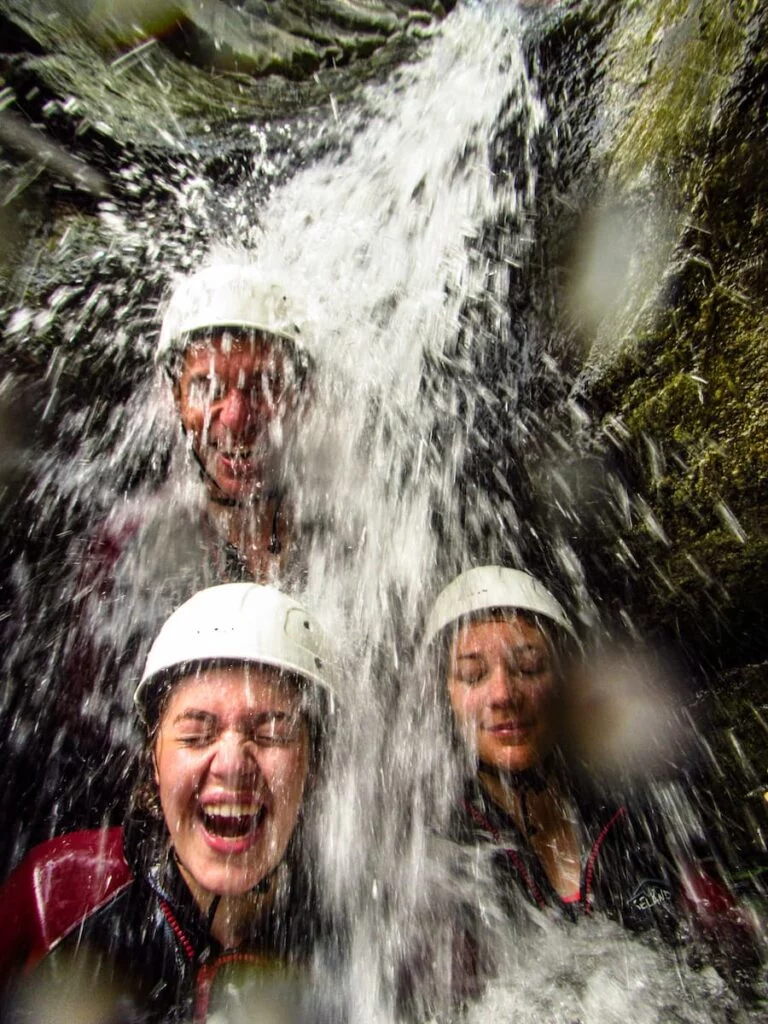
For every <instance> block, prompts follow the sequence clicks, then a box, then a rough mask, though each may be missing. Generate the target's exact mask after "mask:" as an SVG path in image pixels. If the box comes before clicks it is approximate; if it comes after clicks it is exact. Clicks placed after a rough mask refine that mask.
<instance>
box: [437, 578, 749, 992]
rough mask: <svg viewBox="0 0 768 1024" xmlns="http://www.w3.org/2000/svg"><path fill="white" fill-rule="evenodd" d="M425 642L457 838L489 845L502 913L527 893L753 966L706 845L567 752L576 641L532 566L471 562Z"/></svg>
mask: <svg viewBox="0 0 768 1024" xmlns="http://www.w3.org/2000/svg"><path fill="white" fill-rule="evenodd" d="M426 643H427V645H428V650H429V652H430V654H431V656H432V662H431V664H432V665H433V666H434V669H435V671H436V678H437V680H438V685H439V690H440V693H441V697H442V698H447V699H445V700H444V703H445V710H446V715H447V718H448V720H449V722H450V729H451V733H452V736H453V740H454V743H455V746H456V750H457V752H458V753H459V756H460V760H461V761H462V763H463V764H464V766H465V767H466V784H465V788H464V792H463V797H462V800H461V802H460V806H458V807H457V809H456V813H455V816H454V820H453V825H452V835H451V838H452V839H454V840H456V841H457V842H458V844H459V847H458V848H462V847H463V848H466V847H470V848H471V849H476V848H477V846H478V844H479V846H480V847H481V848H482V849H485V850H486V851H487V853H488V855H489V866H490V869H491V874H492V876H493V878H494V881H495V883H496V884H497V885H498V894H497V895H498V897H499V898H500V900H501V903H502V904H503V905H504V906H505V907H506V909H507V910H508V912H509V913H510V914H513V915H514V916H516V917H517V918H518V920H520V919H521V918H520V914H519V911H520V908H521V904H520V899H519V897H520V895H522V897H523V899H524V900H525V901H527V902H529V903H531V904H533V905H534V906H538V907H539V908H541V909H546V910H548V911H549V912H552V911H554V912H555V913H556V914H558V915H560V916H561V917H563V918H564V919H566V920H575V919H576V918H578V917H579V916H581V915H588V914H591V913H593V912H595V911H599V912H603V913H605V914H606V915H607V916H609V917H611V918H613V919H615V920H617V921H619V922H620V923H621V924H623V925H624V926H625V927H627V928H630V929H632V930H641V931H642V930H646V929H648V928H656V929H658V931H659V933H660V934H661V936H662V937H663V938H664V939H666V940H668V941H672V942H678V941H683V939H684V940H685V941H686V942H694V943H695V949H696V956H700V954H701V952H702V951H705V953H706V957H707V959H710V960H711V961H713V962H714V963H715V966H717V967H718V969H719V970H720V971H721V973H724V974H726V975H727V976H729V977H730V976H732V975H733V972H734V970H741V969H744V970H745V971H746V972H747V973H748V972H749V970H751V969H752V968H753V967H754V965H755V962H756V959H757V958H756V948H757V943H756V934H755V929H754V923H753V922H752V921H751V920H750V918H749V915H748V914H745V913H744V912H743V911H742V909H741V908H739V907H738V905H737V904H736V903H735V902H734V900H733V898H732V896H731V894H730V892H729V890H728V889H727V887H726V886H725V884H724V883H723V882H722V879H721V878H720V876H719V874H718V872H717V870H716V869H713V867H712V865H711V864H710V863H707V864H706V866H705V865H704V861H703V860H702V853H704V855H705V856H706V851H703V850H702V849H698V850H695V849H694V848H693V844H688V843H686V842H685V841H684V839H681V838H680V837H679V836H678V837H677V838H676V840H675V843H672V842H671V841H668V835H669V833H668V831H667V829H666V827H665V826H664V824H663V823H662V822H660V821H659V820H658V815H654V814H652V813H649V812H648V810H647V809H646V808H644V807H643V806H641V805H640V799H641V798H640V796H639V794H638V795H637V796H636V797H635V798H634V799H632V800H631V805H630V803H625V802H617V801H616V800H615V799H614V798H613V797H611V796H609V795H608V794H607V793H606V792H605V787H604V786H603V785H602V784H598V783H597V782H596V780H594V779H590V778H589V777H588V775H587V774H586V772H585V771H583V770H581V769H580V767H579V766H577V765H575V764H574V760H573V758H572V757H571V756H570V755H569V753H568V751H567V749H566V748H567V742H566V727H567V726H568V724H569V723H568V722H567V721H566V715H567V712H565V711H564V708H568V707H570V706H572V705H571V703H570V698H571V696H572V695H573V693H574V692H575V690H576V689H577V688H578V687H579V685H580V684H579V682H578V675H577V672H576V668H577V659H576V654H577V653H578V651H579V647H578V642H577V639H576V635H575V633H574V630H573V627H572V625H571V623H570V621H569V619H568V617H567V616H566V614H565V612H564V610H563V608H562V607H561V605H560V604H559V603H558V601H557V600H556V599H555V598H554V596H553V595H552V594H551V593H550V592H549V591H548V590H547V589H546V588H545V587H544V586H543V585H542V584H541V583H540V582H539V581H538V580H536V579H534V578H533V577H532V576H530V575H528V574H527V573H525V572H520V571H518V570H515V569H508V568H503V567H500V566H482V567H478V568H475V569H470V570H469V571H467V572H465V573H462V574H461V575H460V576H459V577H457V578H456V579H455V580H453V582H451V583H450V584H449V585H448V586H447V587H446V588H445V589H444V590H443V591H442V592H441V593H440V595H439V596H438V598H437V600H436V601H435V603H434V605H433V608H432V610H431V613H430V616H429V618H428V621H427V625H426ZM673 847H674V848H673ZM481 897H487V893H486V894H481ZM523 916H526V915H523ZM470 930H472V929H471V928H470ZM723 951H727V952H726V953H725V955H723ZM736 951H738V956H737V955H736ZM465 959H466V957H465Z"/></svg>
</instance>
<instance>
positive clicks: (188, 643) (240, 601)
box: [133, 583, 334, 722]
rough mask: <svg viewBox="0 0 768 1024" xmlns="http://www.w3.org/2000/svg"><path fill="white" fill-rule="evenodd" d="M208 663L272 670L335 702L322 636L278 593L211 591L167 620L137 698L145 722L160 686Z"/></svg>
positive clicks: (243, 587) (228, 587) (241, 586)
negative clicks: (310, 685) (294, 677)
mask: <svg viewBox="0 0 768 1024" xmlns="http://www.w3.org/2000/svg"><path fill="white" fill-rule="evenodd" d="M208 662H246V663H252V664H257V665H270V666H272V667H274V668H278V669H283V670H285V671H286V672H291V673H293V674H295V675H298V676H301V677H302V678H303V679H307V680H309V681H310V682H311V683H314V684H315V685H316V686H319V687H320V688H322V689H323V690H324V691H326V692H327V694H328V696H329V697H330V698H331V701H332V700H333V696H334V685H333V673H332V670H331V661H330V658H329V652H328V647H327V643H326V639H325V637H324V635H323V632H322V630H321V629H320V627H319V625H318V624H317V622H316V621H315V620H314V619H313V617H312V616H311V615H310V614H309V612H308V611H307V610H306V608H304V607H303V606H302V605H300V604H299V603H298V602H297V601H295V600H294V599H293V598H291V597H288V596H287V595H286V594H283V593H281V592H280V591H279V590H276V589H275V588H274V587H266V586H261V585H260V584H258V583H223V584H221V585H219V586H216V587H209V588H208V589H207V590H201V591H199V592H198V593H197V594H195V595H194V597H191V598H190V599H189V600H188V601H186V602H185V603H184V604H183V605H181V606H180V607H179V608H177V609H176V611H175V612H174V613H173V614H172V615H171V616H170V618H168V619H166V621H165V623H164V624H163V627H162V629H161V630H160V632H159V633H158V635H157V638H156V639H155V642H154V643H153V644H152V647H151V648H150V651H149V655H148V657H147V663H146V665H145V667H144V674H143V676H142V677H141V682H140V683H139V685H138V687H137V689H136V693H135V694H134V697H133V700H134V703H135V705H136V708H137V711H138V713H139V716H140V717H141V719H142V721H144V722H146V721H147V717H148V716H147V711H148V700H149V697H150V694H151V692H152V690H153V688H154V684H157V683H159V682H161V681H162V680H165V679H167V678H168V676H169V675H170V676H171V677H173V676H174V675H175V676H179V675H183V674H184V673H185V671H186V670H188V669H190V668H193V667H198V666H200V665H201V664H205V663H208Z"/></svg>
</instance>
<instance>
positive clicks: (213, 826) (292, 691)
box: [0, 583, 332, 1021]
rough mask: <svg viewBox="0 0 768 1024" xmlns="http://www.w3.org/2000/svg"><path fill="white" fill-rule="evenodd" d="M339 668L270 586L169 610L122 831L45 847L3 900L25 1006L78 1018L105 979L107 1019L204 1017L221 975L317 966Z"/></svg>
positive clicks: (9, 951) (6, 938) (199, 598)
mask: <svg viewBox="0 0 768 1024" xmlns="http://www.w3.org/2000/svg"><path fill="white" fill-rule="evenodd" d="M329 672H330V668H329V665H328V658H327V653H326V650H325V645H324V641H323V639H322V636H321V633H320V630H319V629H318V627H317V626H316V624H315V623H314V621H313V620H312V618H311V616H310V615H309V614H308V613H307V612H306V610H305V609H304V608H302V607H301V605H299V604H297V603H296V602H295V601H293V600H292V599H290V598H288V597H286V596H285V595H283V594H281V593H280V592H278V591H276V590H274V589H272V588H270V587H262V586H257V585H255V584H246V583H235V584H227V585H224V586H219V587H213V588H211V589H209V590H204V591H201V592H200V593H198V594H196V595H195V596H194V597H193V598H192V599H191V600H189V601H187V602H186V603H185V604H184V605H182V606H181V607H180V608H179V609H177V611H176V612H174V614H173V615H172V616H171V617H170V618H169V619H168V620H167V622H166V623H165V625H164V626H163V628H162V630H161V631H160V633H159V635H158V637H157V639H156V641H155V643H154V644H153V646H152V649H151V651H150V653H149V658H148V660H147V665H146V668H145V671H144V675H143V678H142V680H141V683H140V685H139V687H138V689H137V691H136V697H135V702H136V708H137V712H138V715H139V717H140V718H141V720H142V723H143V724H144V726H145V728H146V744H145V750H144V755H143V766H142V771H141V776H142V777H141V778H140V780H139V784H138V786H137V790H136V793H135V798H134V807H133V812H132V814H131V816H130V818H129V821H128V823H127V824H126V826H125V828H124V829H106V830H102V831H93V832H77V833H72V834H69V835H66V836H63V837H60V838H57V839H53V840H51V841H50V842H48V843H44V844H42V845H41V846H39V847H36V848H35V849H34V850H32V851H31V853H30V854H29V855H28V856H27V858H26V859H25V860H24V861H23V862H22V864H21V865H20V866H19V868H18V869H17V870H16V872H15V873H14V874H13V875H12V876H11V878H10V879H9V881H8V882H7V883H6V885H5V887H4V889H3V890H2V892H1V893H0V905H2V907H3V910H4V920H5V924H4V928H3V929H2V937H1V938H0V970H2V973H3V975H4V976H5V978H6V979H8V983H9V992H11V993H12V994H11V995H10V996H8V997H7V998H8V999H10V1001H11V1002H12V1003H13V1005H14V1006H15V1007H16V1009H17V1011H18V1012H21V1013H24V1012H28V1011H29V1009H30V1008H32V1009H33V1011H34V1007H35V1004H39V1001H40V1000H41V999H42V1000H44V1001H45V1000H48V999H50V998H54V999H56V1000H57V1003H60V998H61V995H60V994H61V993H62V992H63V991H64V990H65V988H66V992H67V998H71V996H72V992H73V989H74V996H75V998H76V999H77V1001H78V1006H79V1007H80V1006H81V1005H82V1001H83V998H85V997H86V994H87V993H89V991H90V988H91V985H92V979H97V980H98V981H99V986H100V987H99V991H98V997H97V998H96V1002H97V1003H98V1004H99V1005H100V1006H101V1005H102V1004H103V1003H104V1000H105V999H106V1000H107V1005H108V1007H109V1011H108V1013H107V1015H106V1019H110V1020H113V1019H114V1020H120V1021H124V1020H125V1021H133V1020H142V1021H144V1020H182V1019H183V1020H190V1019H191V1018H192V1017H194V1019H196V1020H202V1019H204V1018H205V1016H206V1015H207V1012H208V1010H209V1003H210V998H211V992H212V990H213V991H215V990H216V989H215V987H214V984H215V982H216V979H217V975H219V972H220V971H221V970H222V969H225V974H226V973H227V972H231V971H232V969H233V965H237V968H238V970H240V969H242V968H243V967H244V966H246V965H249V964H251V965H255V966H258V967H261V968H263V969H265V970H266V972H267V973H269V974H273V973H274V972H273V965H274V964H275V963H276V962H279V963H281V964H284V963H288V964H291V963H292V964H294V965H298V966H300V965H301V964H302V963H303V962H304V961H306V960H307V958H308V956H309V953H310V951H311V949H312V947H313V944H314V942H315V941H316V940H317V938H318V925H317V922H318V920H319V917H318V913H317V908H316V901H315V899H314V897H313V895H312V887H311V884H310V881H309V879H310V873H309V871H308V870H307V863H306V861H307V851H306V849H305V845H306V844H305V843H304V842H303V841H302V834H303V832H304V829H303V827H302V826H303V821H304V819H305V817H306V813H307V801H308V797H309V796H310V794H311V791H312V790H313V789H314V787H315V785H316V782H317V778H318V775H319V773H320V771H321V760H322V759H323V756H324V751H325V749H326V746H327V744H326V742H325V741H326V733H327V726H328V719H329V715H330V713H331V710H332V692H331V684H330V675H329ZM263 973H264V970H262V974H263ZM225 974H222V975H221V977H220V979H219V980H220V981H222V980H224V977H225ZM20 977H24V978H25V980H24V982H23V983H19V978H20ZM281 977H282V978H283V979H284V978H285V976H284V975H281ZM81 981H82V982H84V983H85V984H81ZM219 987H221V986H219ZM224 987H226V986H224ZM289 987H290V985H289ZM89 998H91V1000H92V999H93V997H91V996H89ZM291 998H293V996H291ZM280 999H281V1000H282V1002H284V999H283V997H282V996H280ZM30 1000H31V1001H32V1003H31V1004H30ZM38 1010H39V1007H38ZM99 1012H100V1017H99V1019H101V1018H102V1017H104V1016H105V1015H104V1012H103V1010H100V1011H99ZM297 1012H298V1011H297ZM301 1012H302V1013H303V1014H304V1015H305V1016H306V1013H305V1011H301ZM33 1015H34V1014H33Z"/></svg>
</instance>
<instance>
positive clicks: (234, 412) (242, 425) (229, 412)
mask: <svg viewBox="0 0 768 1024" xmlns="http://www.w3.org/2000/svg"><path fill="white" fill-rule="evenodd" d="M251 416H252V409H251V403H250V401H249V399H248V396H247V395H246V394H245V392H244V391H242V390H241V389H240V388H230V389H229V391H228V392H227V393H226V395H225V396H224V399H223V401H222V403H221V408H220V409H219V420H220V421H221V424H222V426H224V427H226V428H227V430H229V431H231V432H232V433H233V434H240V433H242V432H243V431H244V430H245V429H246V427H247V426H248V424H249V422H250V420H251Z"/></svg>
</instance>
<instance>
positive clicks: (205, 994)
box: [192, 953, 271, 1024]
mask: <svg viewBox="0 0 768 1024" xmlns="http://www.w3.org/2000/svg"><path fill="white" fill-rule="evenodd" d="M236 963H252V964H256V963H264V964H269V963H271V961H270V960H269V958H268V957H263V956H260V955H259V954H258V953H224V954H222V955H221V956H219V957H217V958H216V959H215V960H213V961H212V962H211V963H209V964H203V966H202V967H201V968H200V970H199V971H198V973H197V979H196V981H195V1013H194V1017H193V1018H192V1019H193V1022H194V1024H202V1022H203V1021H205V1020H206V1018H207V1017H208V1009H209V1006H210V1002H211V989H212V988H213V983H214V981H215V980H216V975H217V974H218V972H219V971H220V969H221V968H222V967H226V965H227V964H236Z"/></svg>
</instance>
